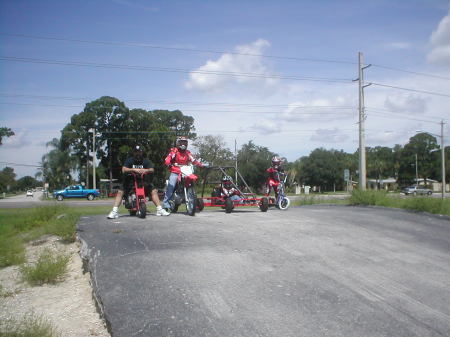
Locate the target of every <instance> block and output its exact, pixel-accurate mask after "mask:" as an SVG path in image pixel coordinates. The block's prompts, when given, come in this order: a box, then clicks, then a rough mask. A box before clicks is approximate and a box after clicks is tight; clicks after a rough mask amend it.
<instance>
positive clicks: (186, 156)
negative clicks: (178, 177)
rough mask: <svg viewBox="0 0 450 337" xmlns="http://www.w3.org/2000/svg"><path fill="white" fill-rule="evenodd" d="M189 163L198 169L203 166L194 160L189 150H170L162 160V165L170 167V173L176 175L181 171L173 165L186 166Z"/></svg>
mask: <svg viewBox="0 0 450 337" xmlns="http://www.w3.org/2000/svg"><path fill="white" fill-rule="evenodd" d="M189 163H192V164H194V165H196V166H200V167H202V166H203V165H202V163H200V162H199V161H198V160H197V159H195V158H194V156H193V155H192V154H191V152H190V151H189V150H185V151H180V150H178V148H176V147H174V148H171V149H170V152H169V154H168V155H167V157H166V159H165V160H164V164H166V165H167V166H169V167H170V172H171V173H178V174H180V173H181V170H180V168H179V167H178V166H176V165H174V164H178V165H188V164H189Z"/></svg>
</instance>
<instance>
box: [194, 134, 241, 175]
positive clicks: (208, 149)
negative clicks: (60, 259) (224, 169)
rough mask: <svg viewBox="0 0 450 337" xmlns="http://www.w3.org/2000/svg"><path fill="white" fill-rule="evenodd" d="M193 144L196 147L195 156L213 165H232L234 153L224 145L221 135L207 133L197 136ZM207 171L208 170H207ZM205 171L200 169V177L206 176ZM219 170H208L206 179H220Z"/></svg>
mask: <svg viewBox="0 0 450 337" xmlns="http://www.w3.org/2000/svg"><path fill="white" fill-rule="evenodd" d="M193 145H194V146H195V148H196V151H195V156H196V157H197V158H198V159H201V160H202V161H204V162H207V163H209V164H210V165H213V166H234V155H233V153H232V152H231V151H230V150H229V149H228V148H227V147H225V141H224V139H223V137H222V136H220V135H219V136H213V135H207V136H202V137H199V138H197V139H196V140H195V141H194V143H193ZM208 173H209V172H208ZM206 175H207V171H205V170H203V171H200V174H199V176H200V178H201V179H204V178H206ZM220 178H221V177H220V174H219V172H218V171H217V172H210V175H209V176H208V180H218V179H220Z"/></svg>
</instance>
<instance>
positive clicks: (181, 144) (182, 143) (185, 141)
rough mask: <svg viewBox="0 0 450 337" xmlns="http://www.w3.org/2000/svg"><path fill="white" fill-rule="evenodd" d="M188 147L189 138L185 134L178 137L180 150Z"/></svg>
mask: <svg viewBox="0 0 450 337" xmlns="http://www.w3.org/2000/svg"><path fill="white" fill-rule="evenodd" d="M187 147H188V139H187V138H186V137H184V136H181V137H178V138H177V148H178V150H181V151H184V150H186V149H187Z"/></svg>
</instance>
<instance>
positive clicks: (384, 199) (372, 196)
mask: <svg viewBox="0 0 450 337" xmlns="http://www.w3.org/2000/svg"><path fill="white" fill-rule="evenodd" d="M388 203H389V202H388V196H387V193H386V192H384V191H373V190H369V191H361V190H353V192H352V195H351V196H350V205H366V206H367V205H378V206H387V204H388Z"/></svg>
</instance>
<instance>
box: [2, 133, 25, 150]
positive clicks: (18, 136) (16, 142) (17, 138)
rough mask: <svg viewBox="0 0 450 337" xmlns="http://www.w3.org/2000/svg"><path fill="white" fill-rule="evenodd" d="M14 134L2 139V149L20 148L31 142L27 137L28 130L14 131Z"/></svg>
mask: <svg viewBox="0 0 450 337" xmlns="http://www.w3.org/2000/svg"><path fill="white" fill-rule="evenodd" d="M14 133H15V134H14V136H11V137H8V138H3V139H2V143H3V145H2V148H4V149H20V148H23V147H27V146H28V145H30V144H31V141H30V140H29V139H28V131H26V130H22V131H14Z"/></svg>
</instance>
